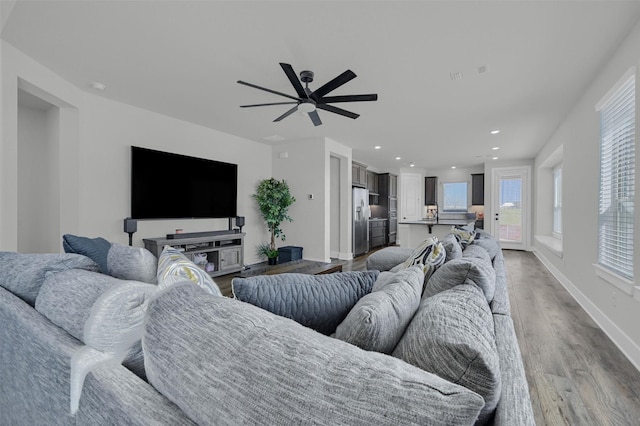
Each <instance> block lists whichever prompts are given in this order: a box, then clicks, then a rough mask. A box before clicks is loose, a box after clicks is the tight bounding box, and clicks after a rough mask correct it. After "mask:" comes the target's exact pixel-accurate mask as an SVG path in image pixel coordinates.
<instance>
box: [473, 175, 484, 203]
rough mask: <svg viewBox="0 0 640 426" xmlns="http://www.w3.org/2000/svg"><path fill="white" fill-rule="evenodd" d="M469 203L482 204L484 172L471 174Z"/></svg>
mask: <svg viewBox="0 0 640 426" xmlns="http://www.w3.org/2000/svg"><path fill="white" fill-rule="evenodd" d="M471 204H472V205H474V206H483V205H484V173H475V174H472V175H471Z"/></svg>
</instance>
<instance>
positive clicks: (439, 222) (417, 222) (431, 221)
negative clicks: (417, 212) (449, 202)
mask: <svg viewBox="0 0 640 426" xmlns="http://www.w3.org/2000/svg"><path fill="white" fill-rule="evenodd" d="M471 222H475V219H440V220H435V219H429V220H427V219H422V220H404V221H400V222H398V224H400V225H430V226H433V225H466V224H468V223H471Z"/></svg>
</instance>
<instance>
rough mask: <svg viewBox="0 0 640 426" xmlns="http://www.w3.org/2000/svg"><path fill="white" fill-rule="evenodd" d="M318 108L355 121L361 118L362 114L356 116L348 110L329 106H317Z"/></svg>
mask: <svg viewBox="0 0 640 426" xmlns="http://www.w3.org/2000/svg"><path fill="white" fill-rule="evenodd" d="M316 108H318V109H323V110H325V111H329V112H333V113H334V114H340V115H344V116H345V117H349V118H353V119H354V120H355V119H356V118H358V117H360V114H356V113H355V112H351V111H347V110H346V109H342V108H338V107H334V106H333V105H327V104H316Z"/></svg>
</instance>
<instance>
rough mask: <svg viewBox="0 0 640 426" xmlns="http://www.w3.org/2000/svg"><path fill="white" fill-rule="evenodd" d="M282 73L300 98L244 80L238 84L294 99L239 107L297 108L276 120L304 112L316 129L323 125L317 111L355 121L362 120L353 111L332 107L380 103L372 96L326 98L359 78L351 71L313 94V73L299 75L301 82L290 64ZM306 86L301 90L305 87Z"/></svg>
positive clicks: (283, 65)
mask: <svg viewBox="0 0 640 426" xmlns="http://www.w3.org/2000/svg"><path fill="white" fill-rule="evenodd" d="M280 66H281V67H282V70H283V71H284V73H285V74H286V75H287V77H288V78H289V81H290V82H291V84H292V85H293V88H294V89H295V91H296V94H297V95H298V96H291V95H287V94H286V93H282V92H278V91H276V90H271V89H267V88H265V87H260V86H256V85H255V84H251V83H247V82H245V81H241V80H238V83H240V84H244V85H245V86H249V87H253V88H255V89H259V90H264V91H265V92H269V93H273V94H276V95H280V96H284V97H285V98H289V99H293V100H294V101H289V102H272V103H267V104H254V105H240V108H252V107H261V106H269V105H293V104H295V106H294V107H293V108H291V109H290V110H288V111H287V112H285V113H284V114H282V115H281V116H280V117H278V118H276V119H275V120H273V121H274V122H275V121H280V120H282V119H284V118H286V117H288V116H290V115H291V114H293V113H294V112H296V111H302V112H306V113H307V114H309V118H311V121H312V122H313V124H314V125H315V126H319V125H321V124H322V121H320V116H319V115H318V111H317V109H322V110H325V111H329V112H333V113H334V114H339V115H343V116H345V117H349V118H353V119H356V118H358V117H360V114H356V113H354V112H351V111H347V110H344V109H342V108H338V107H336V106H333V105H329V104H332V103H339V102H365V101H376V100H378V95H377V94H370V95H342V96H325V95H327V94H328V93H330V92H332V91H334V90H335V89H337V88H338V87H340V86H342V85H343V84H345V83H347V82H349V81H351V80H353V79H354V78H356V75H355V73H354V72H353V71H351V70H346V71H345V72H343V73H342V74H340V75H339V76H337V77H336V78H334V79H333V80H331V81H329V82H328V83H326V84H324V85H323V86H321V87H319V88H318V89H316V90H314V91H311V89H309V83H311V82H312V81H313V72H312V71H302V72H301V73H300V80H298V76H297V75H296V72H295V71H294V70H293V67H292V66H291V65H289V64H284V63H282V62H281V63H280ZM300 81H302V83H304V84H305V86H304V87H302V84H301V83H300Z"/></svg>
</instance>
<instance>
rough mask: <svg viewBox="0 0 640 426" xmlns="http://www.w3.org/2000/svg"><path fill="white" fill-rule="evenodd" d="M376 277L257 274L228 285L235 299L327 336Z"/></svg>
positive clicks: (358, 273) (357, 273)
mask: <svg viewBox="0 0 640 426" xmlns="http://www.w3.org/2000/svg"><path fill="white" fill-rule="evenodd" d="M379 274H380V272H379V271H353V272H339V273H336V274H326V275H307V274H278V275H259V276H256V277H250V278H234V279H233V281H232V282H231V285H232V287H233V294H234V295H235V297H236V298H237V299H238V300H241V301H243V302H247V303H251V304H252V305H255V306H258V307H260V308H262V309H266V310H267V311H269V312H272V313H274V314H277V315H280V316H283V317H287V318H291V319H293V320H295V321H297V322H299V323H300V324H302V325H304V326H306V327H309V328H312V329H313V330H316V331H318V332H320V333H323V334H331V333H333V332H334V331H335V329H336V327H337V326H338V324H340V323H341V322H342V321H343V320H344V318H345V317H346V316H347V314H348V313H349V311H350V310H351V308H353V306H354V305H355V304H356V302H357V301H358V300H360V298H361V297H362V296H364V295H365V294H368V293H370V292H371V288H372V287H373V283H374V282H375V281H376V278H378V275H379Z"/></svg>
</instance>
